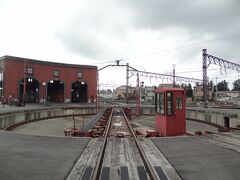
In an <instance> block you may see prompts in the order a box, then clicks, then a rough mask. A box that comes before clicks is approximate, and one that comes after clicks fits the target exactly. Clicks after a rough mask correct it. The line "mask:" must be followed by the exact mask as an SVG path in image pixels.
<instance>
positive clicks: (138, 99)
mask: <svg viewBox="0 0 240 180" xmlns="http://www.w3.org/2000/svg"><path fill="white" fill-rule="evenodd" d="M136 98H137V102H136V109H137V116H139V115H140V105H141V95H140V86H139V73H138V72H137V97H136Z"/></svg>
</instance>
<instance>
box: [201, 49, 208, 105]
mask: <svg viewBox="0 0 240 180" xmlns="http://www.w3.org/2000/svg"><path fill="white" fill-rule="evenodd" d="M202 67H203V100H204V102H205V107H207V94H208V93H207V91H208V78H207V67H208V65H207V50H206V49H203V51H202Z"/></svg>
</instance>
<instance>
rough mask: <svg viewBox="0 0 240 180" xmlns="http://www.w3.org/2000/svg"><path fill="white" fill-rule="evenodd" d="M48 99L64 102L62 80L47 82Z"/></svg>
mask: <svg viewBox="0 0 240 180" xmlns="http://www.w3.org/2000/svg"><path fill="white" fill-rule="evenodd" d="M47 101H49V102H64V83H63V82H62V81H60V80H51V81H49V82H48V83H47Z"/></svg>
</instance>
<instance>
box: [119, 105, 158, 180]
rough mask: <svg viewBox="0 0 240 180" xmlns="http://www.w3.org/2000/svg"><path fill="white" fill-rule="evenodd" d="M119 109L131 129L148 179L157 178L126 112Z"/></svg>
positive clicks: (154, 179) (153, 179)
mask: <svg viewBox="0 0 240 180" xmlns="http://www.w3.org/2000/svg"><path fill="white" fill-rule="evenodd" d="M121 110H122V113H123V116H124V118H125V120H126V123H127V125H128V128H129V130H130V131H131V134H132V136H133V138H134V141H135V143H136V145H137V148H138V150H139V153H140V156H141V158H142V160H143V163H144V166H145V168H146V171H147V172H148V175H149V177H150V179H151V180H158V179H159V178H158V176H157V175H156V172H155V171H154V169H153V167H152V166H151V164H150V162H149V161H148V158H147V156H146V154H145V152H144V150H143V148H142V146H141V145H140V143H139V140H138V139H137V136H136V135H135V133H134V130H133V128H132V126H131V125H130V123H129V121H128V118H127V116H126V114H125V113H124V111H123V109H122V108H121Z"/></svg>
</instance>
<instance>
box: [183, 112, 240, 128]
mask: <svg viewBox="0 0 240 180" xmlns="http://www.w3.org/2000/svg"><path fill="white" fill-rule="evenodd" d="M186 118H187V119H192V120H197V121H202V122H205V123H209V124H214V125H217V126H221V127H230V128H237V126H238V125H240V116H239V115H229V114H219V113H216V112H207V111H206V112H205V111H198V110H187V111H186Z"/></svg>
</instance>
